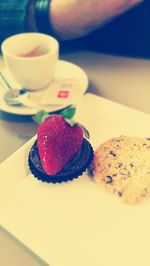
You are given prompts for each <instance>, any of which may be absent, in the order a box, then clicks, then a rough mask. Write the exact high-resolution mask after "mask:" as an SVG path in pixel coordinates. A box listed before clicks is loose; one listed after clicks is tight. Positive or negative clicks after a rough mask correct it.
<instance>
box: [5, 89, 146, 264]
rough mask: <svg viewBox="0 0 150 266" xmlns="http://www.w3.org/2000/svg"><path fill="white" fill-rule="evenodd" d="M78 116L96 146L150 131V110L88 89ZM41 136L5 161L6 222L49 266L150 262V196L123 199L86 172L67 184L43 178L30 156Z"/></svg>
mask: <svg viewBox="0 0 150 266" xmlns="http://www.w3.org/2000/svg"><path fill="white" fill-rule="evenodd" d="M75 120H76V121H79V122H80V123H82V124H84V125H85V126H86V128H87V129H88V130H89V131H90V135H91V138H90V142H91V144H92V146H93V148H94V149H95V148H96V147H97V146H98V145H100V144H101V143H102V142H104V141H106V140H107V139H108V138H112V137H114V136H120V135H122V134H124V135H129V136H131V135H132V136H141V137H150V136H149V135H150V123H149V120H150V116H149V115H147V114H144V113H141V112H138V111H136V110H132V109H131V108H128V107H125V106H122V105H120V104H116V103H114V102H112V101H109V100H106V99H103V98H100V97H97V96H94V95H91V94H86V95H84V96H83V99H82V102H81V104H80V105H79V106H78V108H77V112H76V117H75ZM35 138H36V137H34V138H33V139H31V140H30V141H29V142H27V143H26V144H25V145H24V146H23V147H21V149H19V150H18V151H17V152H16V153H14V154H13V155H12V156H11V157H9V158H8V159H7V160H6V161H5V162H3V163H2V164H1V166H0V223H1V226H2V228H4V229H5V230H6V231H7V232H9V233H10V234H11V235H12V236H13V237H14V239H15V240H16V239H17V240H18V241H20V242H21V243H23V244H24V245H25V246H26V247H27V248H28V250H29V251H32V252H33V253H34V254H36V255H37V256H38V257H39V258H41V259H42V260H43V261H44V262H45V264H44V263H43V264H42V265H53V266H62V265H65V266H70V265H71V266H77V265H84V266H85V265H86V266H91V265H94V266H100V265H102V266H104V265H105V266H111V265H112V266H114V265H115V266H127V265H129V266H130V265H133V266H134V265H136V266H141V265H144V266H149V265H150V256H149V246H150V230H149V225H150V199H148V200H147V201H145V202H143V203H141V204H139V205H137V206H131V205H128V204H124V203H122V202H121V201H120V200H119V199H116V198H115V196H114V195H111V194H109V193H108V192H105V191H104V190H103V189H101V188H100V187H99V186H98V185H97V184H96V183H94V182H93V181H92V180H91V179H90V178H88V176H87V174H86V173H85V174H84V175H82V176H81V177H79V178H78V179H76V180H74V181H72V182H67V183H61V184H55V185H54V184H45V183H42V182H40V181H38V180H37V179H36V178H34V177H33V176H32V174H31V173H30V171H29V168H28V162H27V158H28V154H29V151H30V148H31V146H32V144H33V143H34V141H35ZM22 246H23V245H22ZM26 250H27V249H26ZM143 262H144V264H143ZM40 265H41V264H40Z"/></svg>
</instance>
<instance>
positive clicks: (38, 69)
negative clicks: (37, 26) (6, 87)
mask: <svg viewBox="0 0 150 266" xmlns="http://www.w3.org/2000/svg"><path fill="white" fill-rule="evenodd" d="M2 53H3V57H4V62H5V66H6V68H7V69H8V70H9V72H10V73H11V74H12V76H13V77H14V79H15V80H16V81H17V82H18V83H19V84H20V85H21V86H22V87H23V88H26V89H29V90H40V89H43V88H45V87H46V86H48V84H50V82H51V81H52V80H53V77H54V73H55V68H56V64H57V61H58V57H59V43H58V41H57V40H56V39H55V38H53V37H51V36H49V35H46V34H41V33H22V34H17V35H13V36H12V37H9V38H8V39H6V40H5V41H4V42H3V43H2Z"/></svg>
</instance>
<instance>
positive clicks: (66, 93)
mask: <svg viewBox="0 0 150 266" xmlns="http://www.w3.org/2000/svg"><path fill="white" fill-rule="evenodd" d="M68 96H69V91H65V90H63V91H59V92H58V95H57V98H68Z"/></svg>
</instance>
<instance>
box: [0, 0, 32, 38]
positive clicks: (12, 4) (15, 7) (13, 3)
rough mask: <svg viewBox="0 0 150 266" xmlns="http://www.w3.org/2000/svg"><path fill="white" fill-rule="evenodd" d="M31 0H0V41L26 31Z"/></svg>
mask: <svg viewBox="0 0 150 266" xmlns="http://www.w3.org/2000/svg"><path fill="white" fill-rule="evenodd" d="M29 2H30V0H0V42H2V41H3V40H4V39H5V38H7V37H9V36H11V35H13V34H17V33H20V32H25V31H26V26H27V24H26V23H27V20H26V16H27V9H28V4H29Z"/></svg>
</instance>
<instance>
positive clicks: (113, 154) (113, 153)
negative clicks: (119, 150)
mask: <svg viewBox="0 0 150 266" xmlns="http://www.w3.org/2000/svg"><path fill="white" fill-rule="evenodd" d="M109 153H110V154H111V155H112V156H114V157H115V156H116V155H117V154H116V153H115V152H114V151H110V152H109Z"/></svg>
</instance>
